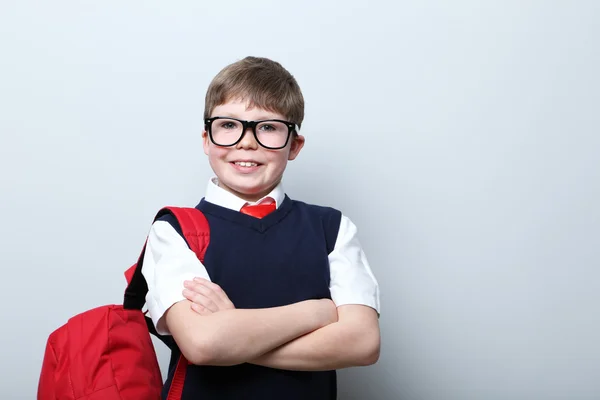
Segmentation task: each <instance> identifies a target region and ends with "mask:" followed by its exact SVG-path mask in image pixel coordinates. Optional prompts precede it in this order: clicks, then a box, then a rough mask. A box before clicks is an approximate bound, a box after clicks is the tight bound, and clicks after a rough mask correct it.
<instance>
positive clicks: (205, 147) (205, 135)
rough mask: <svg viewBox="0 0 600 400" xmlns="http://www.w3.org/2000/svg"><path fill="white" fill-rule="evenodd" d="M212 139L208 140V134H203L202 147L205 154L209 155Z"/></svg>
mask: <svg viewBox="0 0 600 400" xmlns="http://www.w3.org/2000/svg"><path fill="white" fill-rule="evenodd" d="M209 141H210V139H209V138H208V132H206V131H204V132H202V147H204V154H206V155H208V145H209V143H208V142H209Z"/></svg>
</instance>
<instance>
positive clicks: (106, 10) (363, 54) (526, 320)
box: [0, 0, 600, 400]
mask: <svg viewBox="0 0 600 400" xmlns="http://www.w3.org/2000/svg"><path fill="white" fill-rule="evenodd" d="M599 17H600V6H599V3H598V2H596V1H587V2H586V1H570V2H567V1H565V2H561V1H495V2H480V1H464V0H459V1H452V2H450V1H412V2H401V3H400V2H392V1H388V2H381V1H379V2H378V1H371V2H366V1H344V2H339V3H338V2H332V1H314V2H311V1H303V2H276V1H264V0H255V1H241V0H240V1H220V2H216V1H214V2H208V1H191V0H190V1H173V2H158V1H125V2H123V1H101V2H100V1H96V2H92V1H70V2H67V1H52V2H49V1H44V2H42V1H39V2H34V1H30V0H27V1H24V0H19V1H8V0H4V1H2V2H1V3H0V50H1V53H0V133H1V143H0V171H1V172H0V174H1V175H0V178H1V181H0V182H1V186H0V188H1V197H0V199H1V200H0V206H1V210H0V211H1V212H2V229H1V230H0V246H1V257H2V276H3V278H2V280H0V296H1V299H0V300H1V301H2V307H1V308H2V311H1V314H0V315H1V321H0V322H1V323H0V344H1V346H2V350H1V357H0V393H2V396H1V397H2V398H3V399H33V398H34V397H35V391H36V387H37V379H38V376H39V368H40V363H41V359H42V355H43V351H44V346H45V340H46V338H47V336H48V334H50V332H51V331H52V330H53V329H55V328H57V327H58V326H60V325H61V324H63V323H64V322H65V321H66V319H67V318H68V317H70V316H71V315H73V314H76V313H78V312H81V311H84V310H86V309H88V308H92V307H95V306H98V305H102V304H106V303H113V302H119V301H120V300H121V294H122V291H123V288H124V279H123V278H122V271H124V270H125V269H126V268H127V267H128V266H129V265H130V264H131V263H132V262H134V261H135V258H136V257H137V255H138V252H139V250H140V248H141V245H142V243H143V241H144V239H145V235H146V233H147V231H148V228H149V224H150V221H151V219H152V217H153V215H154V213H155V211H156V210H157V209H158V208H160V207H161V206H163V205H166V204H174V205H194V204H196V202H197V201H198V200H199V198H200V197H201V196H202V195H203V192H204V188H205V185H206V182H207V180H208V179H209V177H210V176H211V171H210V169H209V166H208V163H207V161H206V159H205V156H204V154H203V153H202V149H201V138H200V133H201V128H202V121H201V118H202V110H203V105H204V103H203V100H204V93H205V90H206V87H207V85H208V83H209V81H210V80H211V79H212V77H213V76H214V75H215V74H216V73H217V72H218V71H219V70H220V69H221V68H222V67H223V66H225V65H226V64H228V63H230V62H233V61H236V60H238V59H240V58H243V57H244V56H246V55H258V56H267V57H271V58H273V59H275V60H278V61H280V62H281V63H283V65H284V66H286V67H287V68H288V69H289V70H290V71H291V72H292V73H293V74H294V75H295V76H296V78H297V79H298V81H299V83H300V85H301V86H302V88H303V91H304V95H305V97H306V100H307V104H306V123H305V125H304V129H303V133H304V134H305V136H306V137H307V145H306V147H305V149H304V150H303V152H302V153H301V155H300V157H299V158H298V159H297V160H296V161H294V162H292V163H291V165H290V166H289V169H288V172H287V175H286V178H285V185H286V188H287V191H288V193H289V194H290V195H291V196H292V197H295V198H301V199H304V200H305V201H310V202H317V203H321V204H326V205H334V206H336V207H338V208H339V209H341V210H342V211H343V212H344V213H346V214H347V215H349V216H350V217H351V218H352V219H353V220H354V221H355V222H356V223H357V225H358V227H359V233H360V237H361V241H362V243H363V245H364V248H365V250H366V252H367V255H368V257H369V260H370V262H371V264H372V266H373V269H374V272H375V274H376V276H377V278H378V279H379V281H380V284H381V292H382V305H383V312H382V317H381V326H382V335H383V346H382V356H381V359H380V361H379V363H378V364H377V365H375V366H373V367H369V368H357V369H351V370H346V371H342V372H341V373H340V393H341V396H340V397H341V398H342V399H406V400H454V399H457V400H458V399H460V400H469V399H485V400H496V399H498V400H507V399H527V400H531V399H544V400H546V399H569V400H575V399H577V400H578V399H598V398H600V380H599V379H597V378H598V369H599V367H600V345H599V344H598V341H599V337H600V313H599V311H600V307H599V305H598V297H599V294H598V293H599V289H600V272H599V271H598V267H599V261H600V254H599V253H600V250H599V246H598V244H599V243H598V242H599V239H600V212H599V207H598V203H599V201H600V194H599V193H600V181H599V178H600V165H599V164H600V162H599V160H598V158H599V154H600V139H599V136H598V127H599V123H600V112H599V109H600V94H599V93H600V78H599V77H598V71H600V45H599V40H598V39H599V36H600V23H599V20H600V19H599ZM159 353H160V358H161V361H162V362H163V368H164V367H165V366H166V360H167V353H166V352H165V351H164V348H162V347H159Z"/></svg>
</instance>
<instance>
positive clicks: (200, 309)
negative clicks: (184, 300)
mask: <svg viewBox="0 0 600 400" xmlns="http://www.w3.org/2000/svg"><path fill="white" fill-rule="evenodd" d="M192 310H194V311H195V312H197V313H198V314H200V315H204V316H206V315H210V314H212V311H210V310H207V309H206V308H205V307H203V306H201V305H198V304H196V303H192Z"/></svg>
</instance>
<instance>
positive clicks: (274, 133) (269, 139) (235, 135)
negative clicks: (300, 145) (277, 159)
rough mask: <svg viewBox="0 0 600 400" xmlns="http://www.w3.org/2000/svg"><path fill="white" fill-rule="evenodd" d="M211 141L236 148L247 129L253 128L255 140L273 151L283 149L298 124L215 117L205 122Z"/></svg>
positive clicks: (273, 120)
mask: <svg viewBox="0 0 600 400" xmlns="http://www.w3.org/2000/svg"><path fill="white" fill-rule="evenodd" d="M204 123H205V126H206V130H207V131H208V136H209V137H210V140H211V141H212V142H213V143H214V144H216V145H217V146H222V147H229V146H234V145H236V144H238V143H239V142H240V140H242V138H243V137H244V133H245V132H246V129H248V128H252V133H254V138H255V139H256V141H257V142H258V144H260V145H261V146H262V147H265V148H267V149H271V150H278V149H283V148H284V147H285V146H287V144H288V141H289V140H290V135H291V134H292V132H294V131H295V130H296V124H294V123H293V122H289V121H282V120H279V119H269V120H263V121H242V120H241V119H236V118H229V117H213V118H206V119H205V120H204Z"/></svg>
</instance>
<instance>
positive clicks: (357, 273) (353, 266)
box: [329, 215, 380, 314]
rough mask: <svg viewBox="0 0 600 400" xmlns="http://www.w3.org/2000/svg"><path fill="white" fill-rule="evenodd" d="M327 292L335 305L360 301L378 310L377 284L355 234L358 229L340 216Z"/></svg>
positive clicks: (359, 302)
mask: <svg viewBox="0 0 600 400" xmlns="http://www.w3.org/2000/svg"><path fill="white" fill-rule="evenodd" d="M329 269H330V274H331V283H330V291H331V297H332V300H333V302H334V303H335V304H336V306H338V307H339V306H342V305H347V304H360V305H365V306H369V307H371V308H373V309H375V311H377V313H378V314H379V313H380V304H379V284H378V282H377V279H376V278H375V276H374V275H373V271H372V270H371V266H370V265H369V262H368V260H367V256H366V255H365V253H364V251H363V249H362V247H361V245H360V242H359V240H358V236H357V228H356V226H355V225H354V223H352V221H350V219H349V218H348V217H346V216H344V215H342V219H341V221H340V228H339V232H338V237H337V240H336V242H335V246H334V249H333V251H332V252H331V253H330V254H329Z"/></svg>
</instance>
